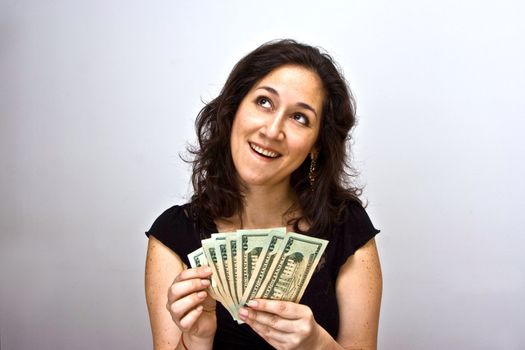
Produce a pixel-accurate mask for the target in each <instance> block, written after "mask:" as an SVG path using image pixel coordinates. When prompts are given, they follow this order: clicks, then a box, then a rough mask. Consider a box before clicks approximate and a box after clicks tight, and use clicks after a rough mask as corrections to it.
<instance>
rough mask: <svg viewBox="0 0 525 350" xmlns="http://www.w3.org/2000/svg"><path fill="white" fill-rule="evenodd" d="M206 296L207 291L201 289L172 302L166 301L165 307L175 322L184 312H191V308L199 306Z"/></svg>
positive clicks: (180, 318) (182, 316)
mask: <svg viewBox="0 0 525 350" xmlns="http://www.w3.org/2000/svg"><path fill="white" fill-rule="evenodd" d="M207 296H208V293H206V292H205V291H203V290H201V291H199V292H197V293H191V294H189V295H186V296H185V297H183V298H180V299H178V300H176V301H175V302H173V303H168V305H167V307H168V310H169V311H170V313H171V315H172V318H173V320H174V321H175V322H177V320H182V319H183V318H184V317H185V315H186V314H188V313H189V312H191V310H192V309H195V308H196V307H198V306H200V304H201V303H202V302H203V301H204V300H205V299H206V297H207ZM179 322H180V321H179Z"/></svg>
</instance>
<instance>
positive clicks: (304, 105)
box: [257, 86, 317, 117]
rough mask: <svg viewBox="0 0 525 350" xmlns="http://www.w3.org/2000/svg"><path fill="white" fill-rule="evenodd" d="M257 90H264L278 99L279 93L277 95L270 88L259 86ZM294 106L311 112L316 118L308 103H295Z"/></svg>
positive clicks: (315, 113) (275, 91)
mask: <svg viewBox="0 0 525 350" xmlns="http://www.w3.org/2000/svg"><path fill="white" fill-rule="evenodd" d="M258 89H263V90H266V91H268V92H269V93H271V94H273V95H275V96H277V97H279V93H278V92H277V90H275V89H274V88H273V87H270V86H259V87H258V88H257V90H258ZM296 105H297V106H299V107H302V108H304V109H307V110H309V111H311V112H312V113H313V114H314V115H315V116H316V117H317V112H316V111H315V109H314V108H313V107H312V106H310V105H309V104H308V103H304V102H297V103H296Z"/></svg>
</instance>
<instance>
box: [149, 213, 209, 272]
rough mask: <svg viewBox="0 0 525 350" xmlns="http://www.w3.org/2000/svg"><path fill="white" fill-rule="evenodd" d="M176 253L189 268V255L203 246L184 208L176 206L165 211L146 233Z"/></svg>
mask: <svg viewBox="0 0 525 350" xmlns="http://www.w3.org/2000/svg"><path fill="white" fill-rule="evenodd" d="M146 236H148V237H150V236H153V237H155V238H156V239H158V240H159V241H160V242H161V243H162V244H164V245H165V246H166V247H168V248H169V249H171V250H172V251H173V252H175V253H176V254H177V255H178V256H179V258H181V260H182V261H183V262H184V263H185V264H186V265H187V266H189V260H188V257H187V255H188V254H189V253H191V252H192V251H194V250H196V249H197V248H199V247H200V246H201V242H200V239H199V237H198V234H196V232H195V228H194V226H193V224H192V222H191V221H190V220H189V218H188V217H187V215H186V213H185V210H184V207H183V206H179V205H175V206H173V207H171V208H169V209H167V210H166V211H164V212H163V213H162V214H161V215H160V216H159V217H158V218H157V219H156V220H155V221H154V222H153V225H152V226H151V228H150V229H149V230H148V231H147V232H146Z"/></svg>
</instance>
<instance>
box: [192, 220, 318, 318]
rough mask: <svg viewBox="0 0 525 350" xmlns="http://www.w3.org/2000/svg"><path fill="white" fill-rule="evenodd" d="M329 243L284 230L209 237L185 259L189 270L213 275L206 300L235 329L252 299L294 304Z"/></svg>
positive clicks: (254, 231)
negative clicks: (234, 323)
mask: <svg viewBox="0 0 525 350" xmlns="http://www.w3.org/2000/svg"><path fill="white" fill-rule="evenodd" d="M327 244H328V241H326V240H324V239H319V238H315V237H310V236H305V235H301V234H298V233H294V232H288V233H287V232H286V228H285V227H280V228H270V229H256V230H237V232H226V233H214V234H212V235H211V238H208V239H204V240H202V247H201V248H199V249H197V250H196V251H194V252H192V253H190V254H188V259H189V260H190V264H191V267H193V268H195V267H199V266H204V265H208V266H210V268H211V269H212V277H211V284H210V287H209V293H210V295H211V296H212V297H213V298H214V299H215V300H217V301H219V302H220V303H222V304H223V305H224V307H225V308H226V309H227V310H228V311H229V313H230V314H231V315H232V317H233V318H234V319H235V320H236V321H237V322H239V323H242V321H241V320H240V319H239V318H238V316H237V315H238V311H239V309H240V308H241V307H242V306H243V305H245V304H246V303H247V302H248V301H250V300H251V299H255V298H263V299H274V300H286V301H293V302H299V300H300V299H301V297H302V295H303V293H304V290H305V289H306V286H307V285H308V282H309V281H310V278H311V277H312V274H313V272H314V270H315V268H316V266H317V263H318V262H319V259H320V258H321V256H322V254H323V252H324V250H325V248H326V245H327Z"/></svg>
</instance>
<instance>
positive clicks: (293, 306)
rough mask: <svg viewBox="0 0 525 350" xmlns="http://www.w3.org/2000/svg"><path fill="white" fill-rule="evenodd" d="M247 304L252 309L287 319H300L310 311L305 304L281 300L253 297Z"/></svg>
mask: <svg viewBox="0 0 525 350" xmlns="http://www.w3.org/2000/svg"><path fill="white" fill-rule="evenodd" d="M247 306H249V307H250V309H252V310H255V311H263V312H267V313H269V314H275V315H279V316H280V317H281V318H285V319H288V320H297V319H300V318H302V317H304V316H305V315H307V313H308V312H309V311H310V308H309V307H307V306H305V305H301V304H297V303H294V302H291V301H282V300H268V299H254V300H250V301H249V302H248V303H247ZM310 312H311V311H310Z"/></svg>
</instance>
